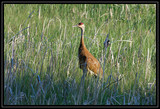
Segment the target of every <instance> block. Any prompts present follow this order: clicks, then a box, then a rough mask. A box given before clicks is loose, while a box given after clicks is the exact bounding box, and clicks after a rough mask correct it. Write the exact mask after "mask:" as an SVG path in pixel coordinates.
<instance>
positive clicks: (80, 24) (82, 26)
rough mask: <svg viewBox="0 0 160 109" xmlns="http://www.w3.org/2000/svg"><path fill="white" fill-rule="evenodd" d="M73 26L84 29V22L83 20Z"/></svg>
mask: <svg viewBox="0 0 160 109" xmlns="http://www.w3.org/2000/svg"><path fill="white" fill-rule="evenodd" d="M73 27H79V28H81V29H84V24H83V23H82V22H80V23H78V25H75V26H73Z"/></svg>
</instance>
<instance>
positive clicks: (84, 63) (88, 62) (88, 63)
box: [73, 23, 103, 77]
mask: <svg viewBox="0 0 160 109" xmlns="http://www.w3.org/2000/svg"><path fill="white" fill-rule="evenodd" d="M73 27H79V28H80V29H81V40H80V46H79V50H78V57H79V67H80V69H82V70H83V73H84V72H85V70H86V72H87V71H88V72H89V73H90V74H91V75H94V76H96V77H97V76H98V74H99V76H100V77H102V75H103V70H102V68H101V65H100V63H99V61H98V60H97V59H96V58H95V57H94V56H93V55H92V54H91V53H90V52H89V51H88V49H87V48H86V46H85V44H84V30H85V26H84V24H83V23H79V24H78V25H75V26H73Z"/></svg>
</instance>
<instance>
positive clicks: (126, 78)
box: [4, 4, 156, 105]
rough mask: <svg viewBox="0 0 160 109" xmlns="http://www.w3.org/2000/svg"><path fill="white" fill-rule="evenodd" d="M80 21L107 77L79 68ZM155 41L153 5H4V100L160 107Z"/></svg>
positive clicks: (34, 103)
mask: <svg viewBox="0 0 160 109" xmlns="http://www.w3.org/2000/svg"><path fill="white" fill-rule="evenodd" d="M79 22H83V23H84V24H85V30H86V31H85V38H84V40H85V44H86V47H87V48H88V50H89V51H90V52H91V53H92V54H93V55H94V56H95V57H96V58H97V59H98V60H99V61H100V63H101V66H102V67H103V65H104V63H106V64H105V66H104V81H103V82H102V81H101V80H99V79H98V78H94V77H92V76H90V75H86V76H85V77H84V78H83V72H82V70H80V68H79V65H78V47H79V43H80V30H79V29H77V28H72V26H73V25H76V24H78V23H79ZM108 33H109V39H110V41H111V42H112V43H111V45H110V46H109V47H108V48H107V55H106V57H105V51H104V48H103V47H104V46H103V42H104V41H105V38H106V36H107V34H108ZM155 41H156V5H155V4H5V5H4V104H5V105H156V55H155V54H156V43H155ZM105 58H106V62H104V60H105Z"/></svg>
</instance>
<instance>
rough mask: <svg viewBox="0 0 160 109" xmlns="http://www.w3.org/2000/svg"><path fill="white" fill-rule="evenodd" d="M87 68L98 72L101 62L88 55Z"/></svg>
mask: <svg viewBox="0 0 160 109" xmlns="http://www.w3.org/2000/svg"><path fill="white" fill-rule="evenodd" d="M86 61H87V68H88V69H89V70H91V71H93V72H94V73H95V74H97V73H98V72H99V71H100V70H101V67H100V63H99V62H98V60H97V59H96V58H92V57H87V60H86Z"/></svg>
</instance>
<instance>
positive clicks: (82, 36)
mask: <svg viewBox="0 0 160 109" xmlns="http://www.w3.org/2000/svg"><path fill="white" fill-rule="evenodd" d="M80 46H83V47H85V44H84V28H81V42H80Z"/></svg>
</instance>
